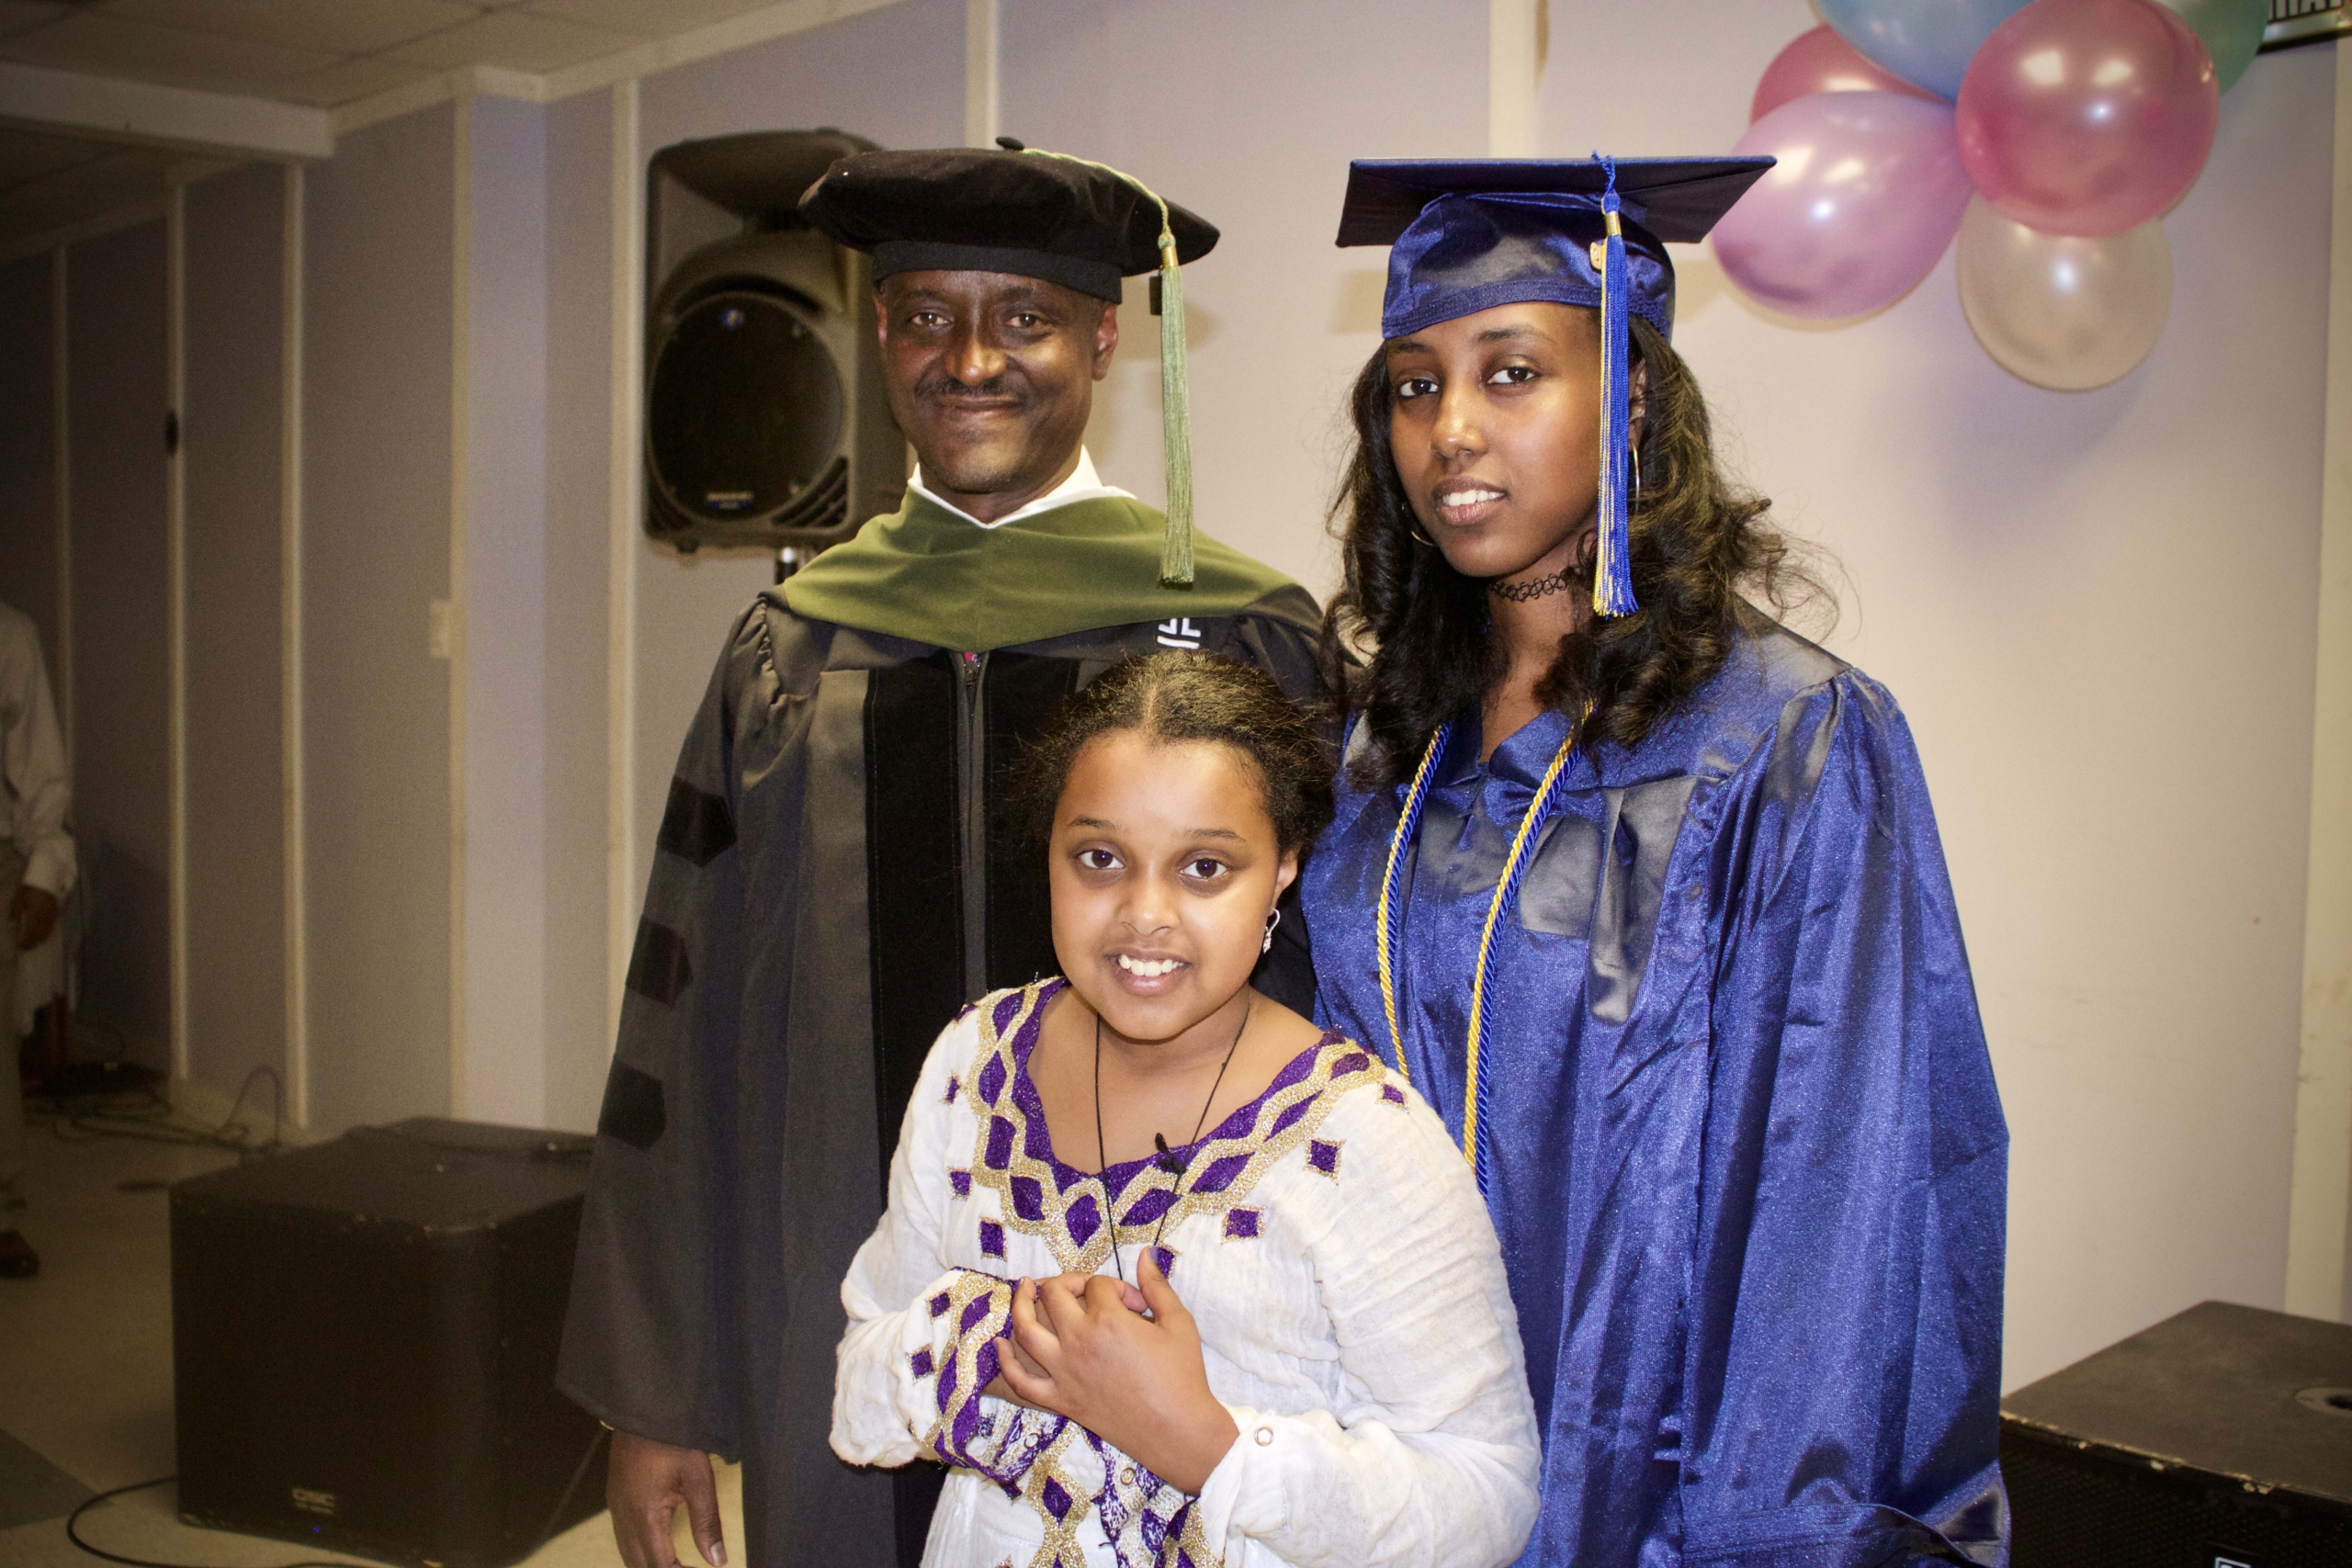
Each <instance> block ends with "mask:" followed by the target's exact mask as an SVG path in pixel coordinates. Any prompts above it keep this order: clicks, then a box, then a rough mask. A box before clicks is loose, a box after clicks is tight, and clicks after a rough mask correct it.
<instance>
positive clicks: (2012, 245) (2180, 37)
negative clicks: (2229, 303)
mask: <svg viewBox="0 0 2352 1568" xmlns="http://www.w3.org/2000/svg"><path fill="white" fill-rule="evenodd" d="M1817 4H1818V6H1819V9H1820V12H1821V15H1822V16H1823V17H1826V18H1827V20H1828V23H1829V25H1828V26H1827V27H1822V28H1814V29H1813V30H1812V31H1811V32H1809V33H1806V34H1804V36H1803V37H1802V38H1799V39H1797V40H1796V41H1795V42H1793V43H1792V44H1790V45H1789V46H1788V48H1786V49H1784V50H1782V51H1781V53H1780V55H1779V57H1778V58H1776V59H1775V60H1774V61H1773V62H1772V63H1771V65H1770V67H1768V68H1767V69H1766V70H1765V73H1764V79H1763V80H1762V81H1760V82H1758V84H1757V85H1756V98H1755V102H1754V105H1753V106H1752V107H1751V108H1750V110H1749V119H1750V121H1751V123H1750V124H1749V126H1748V130H1747V135H1746V136H1744V137H1742V138H1741V139H1740V141H1739V146H1738V149H1737V150H1738V151H1739V152H1744V153H1746V152H1769V153H1770V154H1771V155H1773V156H1774V157H1776V158H1778V159H1779V160H1780V163H1779V164H1778V165H1777V166H1776V167H1775V168H1774V169H1773V170H1772V172H1771V173H1770V175H1767V176H1766V177H1765V178H1764V180H1763V181H1762V183H1760V184H1759V185H1758V186H1757V187H1756V188H1755V189H1754V190H1753V191H1751V192H1750V193H1749V194H1748V195H1747V197H1746V198H1745V199H1744V200H1742V201H1741V202H1740V204H1739V205H1738V206H1737V207H1736V208H1734V209H1732V210H1731V213H1730V215H1729V216H1728V217H1726V218H1725V219H1724V220H1723V222H1722V223H1721V224H1719V225H1718V226H1717V227H1716V229H1715V235H1714V243H1715V254H1716V256H1717V258H1718V259H1719V260H1720V261H1721V262H1722V263H1723V267H1724V272H1725V273H1726V274H1728V275H1729V276H1730V277H1731V279H1732V281H1733V282H1734V283H1735V284H1736V285H1737V286H1738V287H1739V288H1741V289H1742V290H1743V291H1744V292H1746V293H1747V295H1748V296H1749V297H1750V298H1752V299H1756V300H1758V302H1759V303H1762V304H1764V305H1767V306H1769V307H1770V308H1771V309H1773V310H1779V311H1781V312H1784V313H1786V314H1788V315H1792V316H1802V317H1808V318H1811V319H1814V320H1817V321H1837V320H1840V319H1844V318H1849V317H1854V316H1860V315H1864V314H1867V313H1868V312H1870V311H1871V310H1877V309H1879V308H1880V307H1881V306H1883V305H1887V304H1891V303H1893V302H1894V300H1896V299H1900V298H1902V297H1903V295H1904V294H1905V293H1906V292H1908V291H1909V290H1910V289H1911V288H1912V287H1913V286H1914V285H1916V284H1917V282H1918V281H1919V280H1920V279H1921V278H1922V277H1925V276H1927V275H1928V272H1929V271H1930V270H1931V269H1932V268H1933V267H1934V266H1935V265H1936V261H1937V258H1938V257H1939V256H1941V255H1942V254H1943V251H1944V246H1945V245H1946V244H1948V243H1951V239H1952V236H1953V235H1954V234H1958V235H1959V237H1960V260H1959V273H1960V301H1961V308H1962V310H1964V311H1965V312H1966V313H1967V316H1968V324H1969V327H1970V329H1971V330H1973V332H1974V333H1975V334H1976V341H1977V342H1978V343H1980V344H1984V346H1985V352H1986V353H1987V354H1989V355H1992V356H1993V358H1994V359H1995V360H1996V362H1998V363H1999V364H2000V365H2001V367H2003V368H2005V369H2007V370H2008V371H2009V372H2010V373H2011V374H2013V375H2015V376H2018V377H2019V378H2022V379H2024V380H2027V381H2030V382H2032V383H2034V384H2035V385H2036V386H2041V387H2049V388H2052V389H2057V390H2060V391H2082V390H2086V389H2089V388H2092V387H2103V386H2105V385H2107V384H2108V383H2109V382H2110V381H2112V380H2114V379H2116V378H2118V377H2120V376H2121V375H2123V374H2124V372H2126V371H2128V370H2130V369H2131V367H2133V366H2135V365H2137V364H2139V363H2140V361H2141V360H2142V359H2143V358H2145V357H2147V354H2148V351H2149V350H2150V349H2151V348H2153V347H2154V346H2155V342H2156V338H2157V336H2158V335H2159V334H2160V333H2163V331H2164V325H2165V315H2166V313H2167V312H2168V311H2169V310H2170V309H2171V306H2172V251H2171V248H2170V247H2169V246H2167V245H2166V244H2165V234H2164V227H2163V224H2162V223H2161V221H2160V220H2161V219H2162V218H2163V216H2164V214H2165V212H2167V211H2169V210H2170V209H2171V208H2172V207H2173V204H2174V203H2176V202H2177V201H2178V200H2179V199H2180V198H2181V197H2183V196H2184V195H2186V194H2187V193H2188V187H2189V186H2192V185H2194V184H2196V183H2197V176H2198V174H2199V172H2200V171H2201V170H2202V169H2203V168H2204V166H2205V156H2206V154H2207V153H2208V152H2211V150H2212V146H2213V130H2214V126H2215V124H2216V122H2217V120H2218V119H2219V118H2220V113H2221V95H2222V91H2223V90H2224V89H2226V88H2227V87H2228V86H2229V85H2230V84H2231V83H2233V82H2234V81H2236V80H2237V78H2238V76H2239V75H2240V74H2241V73H2244V72H2245V68H2246V64H2247V62H2249V61H2251V60H2252V59H2253V58H2254V53H2255V50H2256V48H2257V47H2258V46H2259V45H2260V43H2261V41H2262V28H2263V24H2264V23H2265V22H2267V20H2268V19H2269V16H2270V6H2269V0H2162V3H2161V4H2159V3H2158V0H2031V4H2026V3H2025V0H1817Z"/></svg>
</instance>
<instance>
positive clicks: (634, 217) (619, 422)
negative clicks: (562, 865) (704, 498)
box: [605, 78, 645, 1046]
mask: <svg viewBox="0 0 2352 1568" xmlns="http://www.w3.org/2000/svg"><path fill="white" fill-rule="evenodd" d="M612 141H613V147H612V152H613V167H612V204H613V210H612V224H613V227H612V258H611V259H612V337H613V346H612V367H613V383H612V406H611V410H610V414H611V457H610V464H611V466H610V469H609V471H608V474H607V480H608V483H609V487H610V488H609V492H608V493H609V503H610V514H609V525H610V527H609V533H608V535H607V545H608V547H609V555H608V557H607V563H608V564H607V570H606V576H607V578H608V579H609V581H608V582H607V584H606V588H605V592H606V599H605V604H606V615H607V620H606V626H605V747H606V754H605V1040H606V1042H607V1044H608V1046H609V1043H611V1042H612V1041H613V1040H615V1039H617V1038H618V1036H619V1032H620V1015H621V998H622V995H623V987H624V983H625V981H626V979H627V977H628V958H629V949H630V946H631V944H632V942H634V940H635V937H636V928H637V922H636V918H635V917H636V897H635V895H636V886H635V885H636V876H637V818H636V811H637V760H636V759H637V557H638V540H637V510H638V505H639V487H640V484H641V480H640V479H639V475H638V468H639V465H638V461H637V440H638V424H639V400H640V398H641V396H642V373H641V366H642V361H643V357H644V349H643V344H644V331H645V328H644V322H643V321H642V320H641V317H642V314H643V311H642V307H641V305H640V303H639V301H640V299H641V297H642V292H643V283H642V280H641V277H640V269H641V268H642V266H643V265H644V251H645V234H644V210H645V206H644V199H643V175H642V172H641V167H640V160H639V146H638V141H639V103H638V85H637V82H636V80H635V79H634V78H632V79H630V80H628V81H626V82H622V83H620V84H618V85H616V86H615V87H614V88H613V115H612Z"/></svg>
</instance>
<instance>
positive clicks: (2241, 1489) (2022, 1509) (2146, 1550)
mask: <svg viewBox="0 0 2352 1568" xmlns="http://www.w3.org/2000/svg"><path fill="white" fill-rule="evenodd" d="M2001 1478H2002V1480H2003V1481H2004V1482H2006V1483H2007V1486H2008V1489H2009V1506H2010V1510H2011V1515H2010V1517H2012V1519H2013V1520H2014V1521H2015V1529H2016V1540H2015V1541H2014V1542H2013V1544H2012V1548H2011V1552H2010V1557H2009V1561H2010V1563H2011V1565H2012V1568H2213V1564H2215V1563H2216V1562H2242V1563H2245V1564H2246V1565H2247V1568H2345V1564H2346V1563H2352V1519H2346V1518H2345V1517H2342V1516H2340V1515H2337V1514H2335V1512H2334V1511H2333V1510H2332V1509H2329V1508H2327V1507H2326V1506H2324V1505H2312V1504H2310V1503H2306V1502H2304V1501H2302V1500H2301V1499H2297V1498H2294V1497H2293V1496H2292V1495H2290V1494H2287V1493H2283V1492H2276V1491H2274V1492H2271V1493H2268V1494H2264V1493H2261V1492H2256V1491H2251V1490H2249V1489H2247V1487H2246V1485H2245V1483H2242V1482H2238V1481H2235V1480H2233V1479H2231V1478H2229V1477H2225V1476H2215V1475H2211V1474H2209V1473H2207V1472H2200V1471H2195V1470H2187V1469H2164V1470H2159V1469H2155V1468H2154V1467H2153V1466H2151V1465H2150V1464H2149V1463H2147V1462H2146V1461H2139V1460H2134V1459H2132V1458H2131V1457H2128V1456H2124V1455H2120V1454H2114V1453H2109V1452H2102V1451H2101V1450H2098V1449H2095V1448H2094V1449H2078V1448H2076V1447H2075V1445H2074V1444H2072V1443H2069V1442H2065V1441H2064V1440H2061V1439H2055V1438H2047V1437H2044V1436H2042V1435H2041V1434H2039V1433H2035V1432H2032V1431H2030V1429H2027V1428H2024V1427H2020V1426H2019V1425H2018V1424H2017V1423H2015V1422H2012V1421H2004V1422H2003V1423H2002V1431H2001Z"/></svg>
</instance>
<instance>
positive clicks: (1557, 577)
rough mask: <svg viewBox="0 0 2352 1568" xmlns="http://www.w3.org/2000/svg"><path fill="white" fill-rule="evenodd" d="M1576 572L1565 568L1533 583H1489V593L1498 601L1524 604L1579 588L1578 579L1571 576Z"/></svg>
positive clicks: (1570, 568)
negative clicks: (1548, 595) (1551, 594)
mask: <svg viewBox="0 0 2352 1568" xmlns="http://www.w3.org/2000/svg"><path fill="white" fill-rule="evenodd" d="M1574 570H1575V569H1574V568H1572V567H1565V566H1564V567H1562V568H1561V569H1560V570H1557V571H1555V572H1554V573H1552V574H1551V575H1550V576H1549V577H1539V578H1537V579H1535V580H1534V581H1532V582H1499V581H1498V582H1489V583H1487V592H1489V593H1491V594H1493V595H1494V596H1495V597H1496V598H1498V599H1509V600H1510V601H1511V602H1512V603H1513V604H1525V603H1527V601H1529V600H1530V599H1541V598H1543V597H1544V596H1545V595H1546V594H1550V593H1560V592H1566V590H1568V589H1570V588H1574V587H1575V586H1577V582H1576V579H1575V578H1574V577H1573V576H1572V575H1571V573H1572V572H1573V571H1574Z"/></svg>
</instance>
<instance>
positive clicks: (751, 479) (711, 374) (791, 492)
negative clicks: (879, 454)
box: [647, 289, 848, 527]
mask: <svg viewBox="0 0 2352 1568" xmlns="http://www.w3.org/2000/svg"><path fill="white" fill-rule="evenodd" d="M659 354H660V356H659V358H658V359H657V360H656V362H655V364H654V367H653V377H652V387H651V395H650V400H649V404H648V408H647V416H648V418H647V425H648V428H647V436H648V449H647V457H648V458H649V459H650V463H651V466H652V470H653V478H654V482H655V483H656V484H657V485H658V486H659V487H660V488H661V491H662V498H663V499H664V500H665V501H667V502H669V503H670V504H671V505H672V506H673V507H674V508H676V509H677V511H678V512H680V513H683V514H684V516H685V517H686V518H688V519H691V520H693V521H696V522H709V523H722V524H731V525H751V526H757V525H785V526H791V527H807V526H810V525H817V518H818V517H819V516H820V515H824V516H828V517H830V519H831V521H834V522H838V521H840V514H841V513H845V512H846V510H847V502H848V465H847V463H846V462H845V461H844V460H843V459H842V457H839V456H838V454H839V452H840V449H841V446H842V427H843V423H844V420H845V418H846V408H845V400H844V397H843V393H842V378H841V373H840V371H839V370H838V369H836V368H835V367H834V365H833V358H832V355H831V354H830V353H829V352H827V350H826V347H825V344H824V343H823V342H822V340H821V339H820V337H819V336H818V334H817V333H816V332H815V331H814V330H813V329H812V328H811V327H810V325H809V322H808V321H805V320H803V319H802V317H801V315H800V313H799V312H798V311H797V310H794V309H793V308H792V307H791V306H790V305H789V304H788V303H786V301H785V300H784V299H781V298H779V297H777V296H776V295H774V294H768V293H763V292H757V291H754V290H751V289H726V290H721V291H719V292H716V293H712V294H707V295H705V296H704V297H703V298H701V299H697V300H695V302H694V303H693V304H692V305H690V306H688V307H687V308H686V309H685V310H684V311H682V312H681V313H680V315H679V317H678V320H677V321H676V324H675V325H674V326H673V328H672V329H671V331H670V332H669V333H668V335H667V336H666V338H665V339H664V340H663V342H662V345H661V348H660V351H659Z"/></svg>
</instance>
